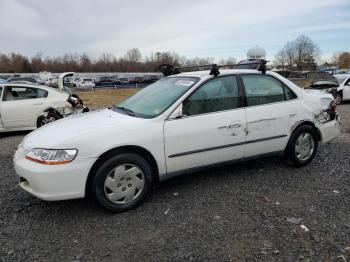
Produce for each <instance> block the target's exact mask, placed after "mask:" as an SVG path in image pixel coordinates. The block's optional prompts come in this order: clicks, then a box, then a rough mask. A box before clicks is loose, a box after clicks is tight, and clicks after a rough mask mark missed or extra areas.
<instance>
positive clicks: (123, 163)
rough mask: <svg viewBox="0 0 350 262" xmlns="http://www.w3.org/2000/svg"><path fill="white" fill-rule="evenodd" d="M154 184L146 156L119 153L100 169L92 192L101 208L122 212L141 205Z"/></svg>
mask: <svg viewBox="0 0 350 262" xmlns="http://www.w3.org/2000/svg"><path fill="white" fill-rule="evenodd" d="M152 184H153V177H152V169H151V167H150V165H149V164H148V162H147V161H146V160H145V159H144V158H143V157H141V156H139V155H136V154H119V155H116V156H114V157H111V158H110V159H108V160H107V161H105V162H104V163H103V164H102V165H101V166H100V167H99V168H98V169H97V171H96V173H95V175H94V177H93V180H92V183H91V192H92V196H93V197H94V198H95V200H96V201H97V203H98V204H100V205H101V206H102V207H104V208H106V209H108V210H110V211H112V212H123V211H127V210H130V209H133V208H135V207H136V206H138V205H139V204H140V203H141V202H142V201H143V200H144V199H145V197H146V195H147V194H148V193H149V191H150V190H151V188H152Z"/></svg>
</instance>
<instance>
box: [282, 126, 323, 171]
mask: <svg viewBox="0 0 350 262" xmlns="http://www.w3.org/2000/svg"><path fill="white" fill-rule="evenodd" d="M302 134H309V135H310V136H311V137H310V139H312V140H313V143H314V149H313V151H312V154H311V155H310V156H309V157H307V158H306V159H300V158H299V157H298V153H297V152H296V145H297V143H298V142H297V140H298V138H299V137H300V136H301V135H302ZM317 148H318V137H317V133H316V130H315V128H314V127H313V126H311V125H303V126H300V127H298V128H297V129H296V130H295V131H294V132H293V134H292V136H291V137H290V139H289V142H288V146H287V148H286V155H287V158H288V160H289V161H290V162H291V164H292V165H293V166H296V167H304V166H306V165H307V164H309V163H310V162H311V161H312V160H313V159H314V157H315V155H316V152H317Z"/></svg>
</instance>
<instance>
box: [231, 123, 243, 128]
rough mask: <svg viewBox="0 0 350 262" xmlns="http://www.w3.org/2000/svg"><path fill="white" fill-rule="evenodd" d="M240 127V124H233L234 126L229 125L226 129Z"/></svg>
mask: <svg viewBox="0 0 350 262" xmlns="http://www.w3.org/2000/svg"><path fill="white" fill-rule="evenodd" d="M241 126H242V125H241V124H234V125H229V126H228V128H240V127H241Z"/></svg>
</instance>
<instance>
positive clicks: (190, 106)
mask: <svg viewBox="0 0 350 262" xmlns="http://www.w3.org/2000/svg"><path fill="white" fill-rule="evenodd" d="M180 106H181V107H182V117H180V118H172V119H171V118H169V119H168V120H166V121H165V123H164V142H165V157H166V164H167V172H168V173H169V172H175V171H179V170H183V169H190V168H195V167H199V166H206V165H210V164H214V163H219V162H224V161H228V160H233V159H237V158H241V157H244V149H245V145H244V142H245V139H246V133H245V127H246V118H245V112H244V109H242V108H240V99H239V90H238V85H237V79H236V76H224V77H218V78H214V79H212V80H210V81H208V82H206V83H205V84H203V85H202V86H200V87H199V88H198V89H197V90H196V91H195V92H194V93H192V94H191V95H190V96H189V97H188V98H187V99H185V100H184V102H183V103H182V104H181V105H180Z"/></svg>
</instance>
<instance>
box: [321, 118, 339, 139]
mask: <svg viewBox="0 0 350 262" xmlns="http://www.w3.org/2000/svg"><path fill="white" fill-rule="evenodd" d="M316 127H317V128H318V130H319V131H320V135H321V142H322V143H327V142H329V141H330V140H332V139H334V138H336V137H337V136H338V135H340V119H339V117H338V116H336V118H335V119H334V120H332V121H329V122H326V123H323V124H321V123H319V124H316Z"/></svg>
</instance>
